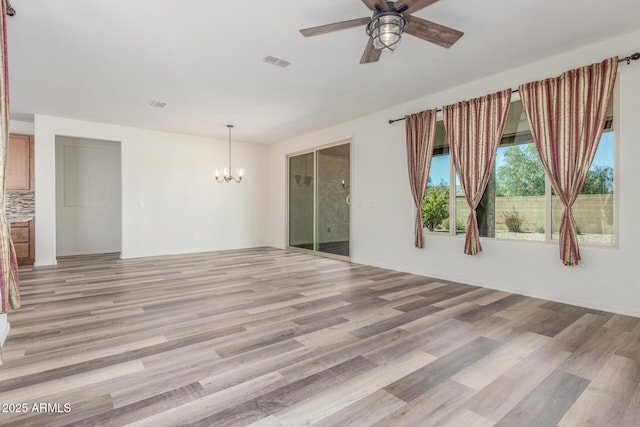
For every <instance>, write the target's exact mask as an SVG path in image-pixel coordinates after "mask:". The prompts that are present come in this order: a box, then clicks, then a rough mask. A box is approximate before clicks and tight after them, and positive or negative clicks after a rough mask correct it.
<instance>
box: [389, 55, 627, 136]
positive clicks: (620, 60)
mask: <svg viewBox="0 0 640 427" xmlns="http://www.w3.org/2000/svg"><path fill="white" fill-rule="evenodd" d="M638 59H640V52H636V53H634V54H632V55H629V56H625V57H624V58H620V59H618V63H620V62H626V63H627V65H629V64H631V61H637V60H638ZM518 92H519V90H518V89H513V90H512V91H511V93H518ZM436 111H437V112H440V111H442V108H438V109H437V110H436ZM402 120H405V118H404V117H402V118H399V119H389V124H390V125H391V124H393V123H395V122H401V121H402Z"/></svg>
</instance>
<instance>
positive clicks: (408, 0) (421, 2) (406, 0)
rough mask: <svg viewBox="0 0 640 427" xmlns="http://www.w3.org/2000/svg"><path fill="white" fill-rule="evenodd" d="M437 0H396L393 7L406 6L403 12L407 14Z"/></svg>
mask: <svg viewBox="0 0 640 427" xmlns="http://www.w3.org/2000/svg"><path fill="white" fill-rule="evenodd" d="M363 1H364V0H363ZM437 1H438V0H398V2H396V4H395V7H396V9H400V8H401V7H403V6H406V7H407V10H406V11H405V12H404V13H406V14H409V13H413V12H417V11H419V10H420V9H424V8H425V7H427V6H429V5H430V4H433V3H435V2H437ZM405 18H406V16H405Z"/></svg>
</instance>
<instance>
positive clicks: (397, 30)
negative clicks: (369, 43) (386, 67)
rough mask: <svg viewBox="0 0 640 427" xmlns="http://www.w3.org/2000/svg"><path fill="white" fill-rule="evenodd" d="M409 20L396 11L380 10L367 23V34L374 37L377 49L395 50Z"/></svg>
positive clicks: (374, 45)
mask: <svg viewBox="0 0 640 427" xmlns="http://www.w3.org/2000/svg"><path fill="white" fill-rule="evenodd" d="M406 26H407V21H405V19H404V18H403V17H402V15H401V14H399V13H398V12H394V11H389V12H380V13H378V14H377V15H375V16H374V17H373V18H372V19H371V22H369V24H368V25H367V34H368V35H369V37H371V38H372V39H373V48H374V49H375V50H389V51H394V50H396V48H397V47H398V46H400V42H401V41H402V33H403V32H404V29H405V27H406Z"/></svg>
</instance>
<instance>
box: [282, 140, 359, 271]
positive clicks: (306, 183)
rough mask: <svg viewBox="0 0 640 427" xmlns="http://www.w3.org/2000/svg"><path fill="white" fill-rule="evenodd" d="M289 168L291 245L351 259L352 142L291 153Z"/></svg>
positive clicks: (289, 232) (289, 236)
mask: <svg viewBox="0 0 640 427" xmlns="http://www.w3.org/2000/svg"><path fill="white" fill-rule="evenodd" d="M288 168H289V172H288V177H289V185H288V190H289V191H288V193H289V208H288V218H289V227H288V245H289V247H292V248H299V249H306V250H310V251H314V252H316V253H320V254H324V255H328V256H334V257H340V258H347V259H348V258H349V256H350V222H351V207H350V205H351V144H350V143H344V142H343V143H340V144H338V145H332V146H329V147H324V148H318V149H314V150H312V151H309V152H306V153H300V154H296V155H290V156H289V158H288Z"/></svg>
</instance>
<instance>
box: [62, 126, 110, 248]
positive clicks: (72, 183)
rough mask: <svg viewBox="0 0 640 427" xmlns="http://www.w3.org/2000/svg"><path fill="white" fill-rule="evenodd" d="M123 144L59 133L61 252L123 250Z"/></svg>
mask: <svg viewBox="0 0 640 427" xmlns="http://www.w3.org/2000/svg"><path fill="white" fill-rule="evenodd" d="M120 170H121V166H120V143H119V142H114V141H102V140H96V139H86V138H73V137H67V136H56V253H57V255H58V256H66V255H82V254H99V253H118V252H120V251H121V246H122V231H121V230H122V219H121V215H122V207H121V206H122V201H121V199H122V194H121V193H122V191H121V178H120V176H121V173H120Z"/></svg>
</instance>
